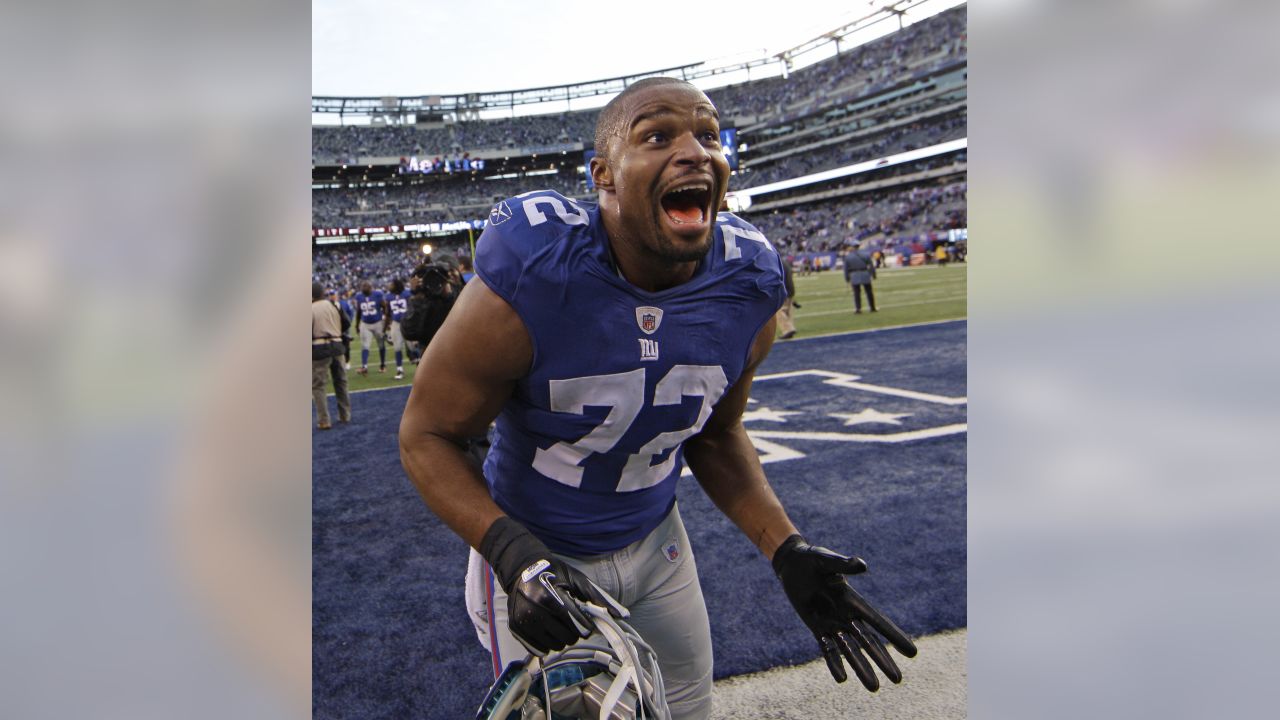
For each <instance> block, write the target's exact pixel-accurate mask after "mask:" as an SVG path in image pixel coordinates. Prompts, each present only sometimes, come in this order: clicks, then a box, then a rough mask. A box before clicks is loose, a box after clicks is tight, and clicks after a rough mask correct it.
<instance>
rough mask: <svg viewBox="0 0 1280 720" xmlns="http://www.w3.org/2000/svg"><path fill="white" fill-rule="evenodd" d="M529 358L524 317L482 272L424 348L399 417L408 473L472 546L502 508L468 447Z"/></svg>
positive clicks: (430, 504) (494, 413) (425, 497)
mask: <svg viewBox="0 0 1280 720" xmlns="http://www.w3.org/2000/svg"><path fill="white" fill-rule="evenodd" d="M495 348H500V349H501V350H500V351H498V352H495ZM532 356H533V349H532V346H531V345H530V342H529V334H528V332H527V331H526V330H525V327H524V324H523V323H522V322H521V321H520V317H519V315H517V314H516V312H515V310H513V309H512V308H511V306H510V305H508V304H507V303H506V301H505V300H503V299H502V298H500V297H498V295H497V294H495V293H494V292H493V291H492V290H490V289H489V288H488V287H487V286H486V285H485V284H484V283H483V282H482V281H480V280H479V279H478V278H477V280H476V281H475V282H472V283H469V284H468V285H467V287H466V288H464V289H463V292H462V294H461V295H460V296H459V297H458V301H457V303H456V304H455V305H454V307H453V310H452V311H450V313H449V316H448V318H447V319H446V320H445V322H444V324H443V325H441V327H440V331H439V332H438V333H437V334H436V336H435V338H434V339H433V340H432V341H431V343H430V344H429V345H428V346H427V349H426V352H424V353H423V356H422V361H421V363H420V365H419V367H418V372H417V373H416V374H415V376H414V380H413V389H412V390H411V391H410V393H409V400H408V402H407V404H406V405H405V412H404V417H403V418H401V420H400V460H401V462H402V463H403V464H404V468H405V472H406V473H408V475H409V478H410V480H412V481H413V484H414V486H415V487H417V489H418V492H419V494H421V495H422V499H423V500H425V501H426V503H427V506H428V507H430V508H431V510H432V512H434V513H435V514H436V515H438V516H440V519H441V520H443V521H444V522H445V524H446V525H448V526H449V527H450V529H452V530H453V531H454V532H455V533H457V534H458V535H459V536H461V537H462V539H464V540H466V541H467V543H468V544H469V545H471V546H472V547H474V548H479V547H480V541H481V539H482V538H483V537H484V534H485V531H486V530H488V529H489V526H490V525H492V524H493V522H494V520H496V519H497V518H499V517H501V516H502V515H503V513H502V511H501V510H500V509H499V508H498V506H497V505H496V504H495V503H494V502H493V500H492V498H490V497H489V490H488V488H487V487H486V485H485V481H484V478H483V476H482V475H481V474H480V469H479V468H478V467H476V466H475V464H474V463H473V462H472V460H471V459H470V457H469V456H468V455H467V454H466V453H465V452H464V450H463V446H464V444H465V442H466V440H467V439H468V438H472V437H476V436H480V435H484V434H485V431H486V430H487V428H488V427H489V423H490V422H492V421H493V419H494V418H495V417H497V415H498V411H499V410H500V409H501V408H502V403H503V402H504V401H505V400H506V399H507V398H508V397H509V396H510V395H511V391H512V388H514V387H515V383H516V380H517V379H518V378H519V377H520V376H522V375H523V374H524V373H526V372H528V369H529V364H530V362H531V359H532Z"/></svg>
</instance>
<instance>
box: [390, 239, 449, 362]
mask: <svg viewBox="0 0 1280 720" xmlns="http://www.w3.org/2000/svg"><path fill="white" fill-rule="evenodd" d="M461 290H462V280H461V277H460V276H458V271H457V269H456V268H455V267H454V266H453V265H452V264H451V263H449V262H448V260H447V259H446V258H441V260H440V261H439V262H431V261H430V260H428V261H427V262H424V263H422V264H421V265H419V266H418V267H416V268H414V269H413V273H412V275H410V276H409V292H410V295H409V302H408V307H407V308H406V309H405V312H404V316H403V317H401V319H400V334H401V335H402V336H403V337H404V339H405V340H408V341H411V342H413V343H416V344H418V346H419V352H422V351H424V350H425V348H426V346H427V344H428V343H430V342H431V338H433V337H435V335H436V331H437V330H439V329H440V326H441V325H442V324H443V323H444V319H445V318H446V317H447V316H448V315H449V310H451V309H452V308H453V301H454V300H455V299H456V298H457V297H458V293H459V292H460V291H461Z"/></svg>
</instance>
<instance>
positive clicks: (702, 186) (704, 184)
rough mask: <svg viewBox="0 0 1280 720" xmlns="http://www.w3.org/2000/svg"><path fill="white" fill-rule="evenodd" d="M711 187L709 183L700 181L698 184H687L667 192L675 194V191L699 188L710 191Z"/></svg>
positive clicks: (680, 191) (688, 190)
mask: <svg viewBox="0 0 1280 720" xmlns="http://www.w3.org/2000/svg"><path fill="white" fill-rule="evenodd" d="M710 189H711V186H710V185H708V184H707V183H698V184H696V185H685V186H684V187H682V188H676V189H675V190H672V191H671V192H669V193H667V194H668V195H674V194H675V193H682V192H691V191H697V190H702V191H708V190H710Z"/></svg>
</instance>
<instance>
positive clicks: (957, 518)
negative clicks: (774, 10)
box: [312, 265, 967, 720]
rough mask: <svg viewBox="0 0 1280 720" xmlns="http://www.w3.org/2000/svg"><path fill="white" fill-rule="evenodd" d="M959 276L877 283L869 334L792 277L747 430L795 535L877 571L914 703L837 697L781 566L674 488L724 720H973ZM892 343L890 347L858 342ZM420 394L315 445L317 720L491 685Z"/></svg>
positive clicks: (405, 707)
mask: <svg viewBox="0 0 1280 720" xmlns="http://www.w3.org/2000/svg"><path fill="white" fill-rule="evenodd" d="M965 274H966V270H965V266H964V265H960V266H958V267H957V266H946V267H934V266H928V267H923V268H910V269H902V270H887V271H882V272H881V274H880V277H879V279H878V281H877V283H876V290H877V299H878V300H879V301H880V302H879V303H878V304H879V305H880V306H881V307H882V308H883V310H881V311H880V312H877V313H874V314H870V313H868V312H866V310H864V312H863V313H862V314H861V315H854V314H853V311H852V300H851V298H850V297H849V291H848V288H847V286H845V285H844V284H843V278H842V276H841V275H840V274H839V273H832V272H828V273H822V274H815V275H811V276H808V277H797V278H796V284H797V298H798V299H799V300H800V302H801V304H802V305H803V306H804V307H803V308H802V309H801V310H800V311H798V312H797V327H798V335H797V337H796V338H795V339H794V340H788V341H778V342H777V343H776V344H775V346H774V349H773V352H772V353H771V354H770V357H769V358H768V359H767V360H766V362H765V363H764V365H763V366H762V367H761V368H760V371H759V373H758V374H757V376H756V379H755V383H754V384H753V387H752V403H751V405H750V406H749V407H748V410H747V413H746V414H745V415H744V418H743V422H744V423H745V424H746V426H747V429H748V434H749V435H751V437H752V440H753V442H754V443H755V444H756V446H757V449H758V450H759V451H760V453H761V461H762V462H763V463H765V467H766V471H767V473H768V475H769V478H770V482H771V484H772V485H773V487H774V490H775V491H776V492H777V493H778V495H779V497H780V499H782V501H783V503H784V504H785V505H786V507H787V508H788V513H789V514H790V515H791V517H792V519H793V520H795V521H796V524H797V526H799V527H801V528H802V529H803V530H804V531H805V533H806V534H807V535H808V536H809V537H810V539H812V540H814V541H815V542H819V543H823V544H828V545H830V546H832V547H836V548H838V549H842V550H847V551H850V552H854V553H857V554H859V555H862V556H863V557H864V558H865V559H866V560H867V561H868V563H869V565H870V567H871V569H870V570H869V571H868V572H867V573H866V574H864V575H861V576H859V577H858V578H857V580H856V581H855V585H856V587H858V589H859V590H860V591H861V592H863V593H864V594H865V595H866V596H867V597H868V598H869V599H871V600H872V601H873V602H874V603H875V604H877V606H878V607H880V609H881V610H883V611H884V612H885V613H886V614H887V615H889V616H890V617H892V618H894V620H895V621H896V622H898V624H900V625H901V626H902V627H903V629H904V630H906V631H907V632H908V633H910V634H912V635H913V636H915V637H916V638H917V639H918V645H919V647H920V654H919V655H918V656H917V657H916V658H915V659H912V660H901V659H900V660H899V664H900V666H901V667H902V669H903V675H904V678H905V679H904V682H903V683H902V685H898V686H893V685H889V684H887V683H886V686H885V687H883V688H881V690H880V692H878V693H875V694H871V693H867V692H866V691H865V690H863V689H862V688H861V687H860V686H859V685H858V683H857V681H856V680H851V681H850V682H848V683H845V684H843V685H836V684H835V683H834V682H832V681H831V678H830V676H829V674H828V673H827V670H826V668H825V666H824V663H823V662H822V661H821V660H820V659H818V660H815V658H816V657H817V655H818V653H817V646H816V643H815V642H814V641H813V638H812V636H810V635H809V634H808V632H807V631H806V630H805V628H804V626H803V624H802V623H801V622H800V621H799V619H798V618H797V617H796V615H795V613H794V611H793V610H791V608H790V607H789V606H788V605H787V603H786V599H785V597H784V596H783V594H782V593H781V591H780V589H779V587H778V583H777V580H776V579H775V578H774V577H773V574H772V572H771V571H770V569H769V566H768V563H767V562H764V561H763V559H762V558H761V557H760V556H759V553H758V552H757V551H756V550H755V549H754V547H752V546H751V544H750V543H749V542H748V541H747V540H746V539H745V538H743V537H742V536H741V533H739V532H738V531H737V530H736V529H735V528H733V527H732V525H731V523H730V522H729V520H728V519H727V518H725V517H724V516H723V515H722V514H721V513H719V511H717V510H715V508H714V507H713V506H712V505H711V503H710V501H709V500H708V499H707V498H706V496H705V495H704V494H703V493H702V492H701V491H700V489H699V488H698V486H697V484H696V483H692V482H688V481H685V482H682V483H680V486H679V488H678V491H677V497H678V499H679V503H680V508H681V514H682V515H683V516H684V518H685V523H686V527H687V528H688V530H689V536H690V542H691V545H692V546H693V547H694V548H696V552H697V553H698V557H699V574H700V582H701V584H702V587H703V591H704V595H705V597H706V602H707V606H708V611H709V614H710V616H711V630H712V639H713V645H714V647H715V677H716V686H715V697H716V701H715V702H716V710H715V718H716V719H717V720H719V719H720V718H725V719H726V720H727V719H728V718H739V717H767V718H785V719H791V718H796V719H799V718H827V717H885V718H956V717H963V716H964V713H965V704H966V690H965V685H966V662H965V656H966V642H967V637H966V631H965V627H966V625H967V606H966V597H967V595H966V572H965V569H966V564H967V551H966V544H965V533H966V524H965V517H966V486H967V483H966V465H967V463H966V458H965V454H966V444H967V388H966V362H965V357H966V345H967V323H966V322H964V320H963V316H964V314H965V309H966V308H965ZM957 318H958V320H955V321H952V322H947V320H954V319H957ZM886 326H896V329H884V330H883V331H882V332H870V333H861V332H849V331H857V330H862V329H866V330H870V329H880V328H886ZM356 350H357V354H355V356H354V357H355V359H356V360H357V364H358V359H359V355H358V347H357V348H356ZM376 364H377V359H376V353H375V355H374V358H373V367H374V368H375V373H373V374H371V375H370V376H369V377H368V378H361V377H358V376H357V377H354V378H353V383H354V382H361V381H363V382H364V383H366V384H365V385H364V389H370V390H372V389H375V388H374V387H371V386H372V384H373V383H375V382H380V383H381V384H382V385H391V384H395V385H404V384H406V383H407V382H408V380H409V378H406V380H404V381H401V382H399V383H392V382H391V381H390V377H391V372H393V370H394V368H393V367H391V368H389V369H388V373H387V374H386V375H383V376H378V375H377V374H376ZM412 370H413V367H412V366H408V367H406V372H407V373H409V374H410V376H411V373H412ZM407 395H408V390H407V388H405V387H390V388H387V389H386V390H385V391H382V392H367V393H361V394H359V395H357V396H356V397H355V398H353V406H354V411H355V419H354V421H353V423H352V424H351V425H350V426H342V427H338V428H335V430H333V431H329V432H321V433H316V434H315V435H314V441H313V443H314V444H313V451H312V458H313V546H312V552H313V555H312V557H313V616H312V619H313V661H314V665H313V693H314V695H313V700H314V716H315V717H316V718H317V719H327V718H394V717H424V718H428V717H429V718H436V717H439V718H454V717H466V716H468V715H469V713H470V712H472V711H473V710H474V707H475V705H476V704H477V702H478V700H479V698H481V697H482V696H483V694H484V691H485V690H486V689H487V686H488V684H489V682H491V680H492V678H491V676H490V675H487V674H486V668H487V665H486V663H487V654H486V653H485V652H484V651H483V649H482V648H481V647H480V645H479V643H478V642H477V640H476V636H475V632H474V630H473V628H472V627H471V625H470V623H469V621H468V620H467V617H466V612H465V608H464V607H463V603H462V584H463V572H464V570H465V557H466V546H465V544H464V543H463V542H462V541H461V540H460V539H458V537H457V536H456V535H454V534H453V533H452V532H451V531H449V530H448V529H447V528H445V527H444V526H443V524H442V523H441V522H440V521H439V520H438V519H437V518H436V517H435V516H434V515H432V514H431V512H430V511H429V510H428V509H427V508H426V506H425V505H424V504H423V503H422V501H421V499H420V498H419V497H418V496H417V493H416V491H415V490H414V489H413V487H412V484H411V483H410V482H409V481H408V480H407V479H406V478H405V477H404V471H403V469H401V467H400V465H399V457H398V454H397V452H396V428H397V425H398V421H399V414H400V412H402V411H403V408H404V403H405V399H406V397H407ZM330 402H331V403H332V402H333V401H332V400H330ZM704 558H705V560H704Z"/></svg>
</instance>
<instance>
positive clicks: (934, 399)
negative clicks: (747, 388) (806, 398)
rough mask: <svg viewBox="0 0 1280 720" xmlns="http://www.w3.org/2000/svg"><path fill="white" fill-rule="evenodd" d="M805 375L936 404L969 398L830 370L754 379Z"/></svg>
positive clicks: (845, 385)
mask: <svg viewBox="0 0 1280 720" xmlns="http://www.w3.org/2000/svg"><path fill="white" fill-rule="evenodd" d="M806 375H813V376H816V377H824V378H827V379H826V380H823V381H822V382H823V384H826V385H835V386H836V387H842V388H849V389H850V390H862V391H864V392H870V393H878V394H880V395H892V396H894V397H903V398H908V399H910V400H920V401H922V402H931V403H937V404H938V405H964V404H966V403H968V402H969V398H967V397H958V398H957V397H947V396H945V395H933V394H931V393H923V392H916V391H915V390H904V389H902V388H894V387H885V386H884V385H871V384H869V383H861V382H858V380H859V379H861V376H860V375H850V374H848V373H838V372H833V371H831V370H793V371H791V372H783V373H773V374H771V375H758V376H756V378H755V381H756V382H760V381H761V380H780V379H783V378H793V377H804V376H806Z"/></svg>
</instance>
